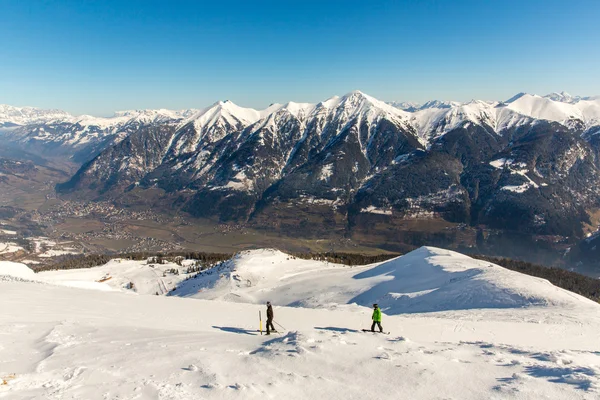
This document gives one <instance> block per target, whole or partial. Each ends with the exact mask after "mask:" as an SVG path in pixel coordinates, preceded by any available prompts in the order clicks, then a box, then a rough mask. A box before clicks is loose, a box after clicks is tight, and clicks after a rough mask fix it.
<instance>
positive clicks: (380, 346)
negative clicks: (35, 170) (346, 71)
mask: <svg viewBox="0 0 600 400" xmlns="http://www.w3.org/2000/svg"><path fill="white" fill-rule="evenodd" d="M249 256H251V257H252V259H249V258H248V257H249ZM281 257H282V255H281V254H279V253H275V252H271V251H263V252H262V253H261V252H254V253H250V254H246V255H243V256H242V258H245V261H244V262H245V265H243V266H241V267H240V268H242V267H243V268H245V269H248V270H256V269H260V270H261V271H262V273H263V274H264V275H265V276H267V275H268V278H266V279H268V280H269V282H270V285H275V290H274V293H275V292H277V291H278V290H279V289H277V287H278V286H277V282H278V281H279V280H283V281H285V280H286V279H289V278H291V277H290V276H287V277H286V275H287V274H288V273H290V272H292V270H294V271H295V272H296V273H298V272H303V271H305V270H309V269H311V268H316V265H312V266H311V265H310V264H308V263H310V262H307V263H306V264H303V265H302V267H300V266H299V265H295V267H294V268H291V267H290V265H288V264H291V263H289V261H291V260H287V257H285V258H284V259H281ZM403 258H404V261H403V262H402V263H401V264H402V265H397V264H399V260H402V258H400V259H396V260H393V261H392V262H391V263H383V264H379V266H374V267H373V266H371V267H365V268H362V269H363V272H362V273H364V272H367V271H370V272H371V273H377V274H379V273H382V274H383V276H384V277H386V276H387V279H386V280H385V281H384V282H386V283H387V282H393V281H395V280H396V279H395V278H394V277H395V276H396V277H398V276H397V274H398V273H399V272H402V270H403V269H411V270H412V272H413V273H415V274H416V277H415V279H414V280H413V284H416V283H417V282H423V284H424V285H425V283H426V282H428V281H435V282H436V285H437V284H440V283H439V282H442V281H444V282H446V285H453V284H456V285H460V282H461V281H460V280H452V279H440V277H441V275H440V274H445V273H448V272H452V273H460V272H464V271H469V270H472V269H473V268H475V266H474V262H473V261H469V260H470V259H469V258H468V257H461V256H460V255H458V254H456V253H452V252H445V251H442V250H439V249H433V248H427V249H420V250H418V251H416V252H413V253H411V254H410V255H408V256H405V257H403ZM238 261H239V259H238ZM278 261H280V263H279V264H278ZM294 264H295V263H294ZM394 265H395V266H394ZM436 266H437V267H436ZM261 267H262V268H261ZM322 267H324V266H322ZM329 267H330V268H331V270H330V271H329V272H332V271H333V270H334V269H335V268H340V269H342V268H347V267H339V266H329ZM382 267H385V270H384V269H381V268H382ZM378 268H379V269H380V270H378ZM436 268H437V269H436ZM477 268H481V269H485V268H489V269H490V270H489V271H484V272H481V273H479V275H477V276H478V277H479V278H474V279H483V280H485V281H486V282H497V283H498V284H499V285H505V287H504V289H506V290H511V288H510V287H508V285H512V284H514V283H519V281H518V279H516V278H515V277H513V276H508V275H503V274H502V273H501V272H499V271H496V268H494V267H485V266H483V265H479V266H477ZM358 270H359V269H354V273H357V272H358V273H359V274H360V273H361V272H359V271H358ZM442 271H444V272H442ZM267 273H268V274H267ZM312 274H318V276H319V277H320V278H321V279H320V281H321V286H319V287H315V288H314V289H315V290H323V289H324V288H325V287H326V284H328V285H329V289H328V290H329V291H330V292H335V291H337V290H339V289H338V285H339V281H338V278H340V276H339V275H337V276H336V275H335V274H333V273H332V274H329V273H325V274H320V273H317V272H315V271H314V270H313V272H312ZM390 274H392V275H390ZM495 274H499V275H500V276H501V278H500V277H498V276H496V277H495V276H494V275H495ZM258 275H260V276H262V274H258ZM368 278H369V277H364V279H368ZM400 278H402V277H400ZM464 280H467V281H468V280H473V278H465V279H463V281H464ZM264 282H265V287H264V289H268V287H267V286H268V285H266V281H264ZM313 282H314V281H313ZM522 283H523V284H525V285H526V286H527V287H526V288H523V287H521V286H519V287H517V288H512V290H513V291H517V292H519V293H524V292H527V291H528V292H529V293H532V294H535V293H537V295H538V296H540V295H543V296H544V297H545V298H546V299H554V300H553V302H554V305H553V307H535V309H533V310H532V309H526V308H516V309H514V308H511V309H503V310H500V309H496V310H482V309H473V310H462V311H461V310H459V311H454V310H448V311H447V312H445V313H443V314H439V313H438V314H428V315H419V314H411V315H405V316H399V315H391V316H390V315H384V317H383V325H384V327H385V329H386V330H390V331H391V335H389V336H388V335H378V334H370V333H362V332H360V331H359V329H360V328H362V327H367V326H368V325H369V321H370V313H371V310H370V309H369V308H365V307H360V306H353V307H345V308H344V307H340V308H338V309H332V308H329V309H308V308H300V307H295V308H286V307H279V306H277V305H276V307H275V320H276V321H277V322H278V323H279V324H281V325H282V326H285V328H287V330H286V331H285V332H282V333H280V334H278V335H274V336H261V335H260V334H259V333H258V332H257V328H258V311H259V310H263V306H262V305H260V306H259V305H253V304H240V303H233V302H223V301H219V300H213V301H206V300H196V299H185V298H174V297H164V296H130V295H127V294H125V293H119V292H109V293H102V292H98V291H89V290H82V289H74V288H66V287H60V286H54V285H47V284H42V283H27V282H10V281H9V282H7V281H0V304H2V308H3V310H10V312H3V313H0V338H1V341H0V383H1V384H0V399H11V400H21V399H66V398H77V399H91V400H93V399H117V398H118V399H131V400H133V399H171V400H184V399H197V398H202V399H229V398H240V399H255V398H256V399H259V398H260V399H263V398H285V399H306V398H328V399H355V398H360V399H382V398H383V399H392V398H410V399H415V400H420V399H461V400H472V399H473V400H474V399H539V398H546V399H589V400H591V399H597V398H598V395H599V393H600V367H599V366H600V355H599V354H598V352H597V345H598V330H599V329H600V313H599V307H598V306H597V305H589V304H586V303H585V302H583V301H581V300H580V299H575V300H573V301H572V302H570V301H568V300H565V299H564V298H563V296H562V294H557V293H556V292H555V290H554V289H553V288H552V287H551V286H549V285H547V287H546V288H545V289H547V290H545V291H544V290H543V289H544V287H543V285H541V286H540V285H535V284H534V285H532V286H531V287H530V286H529V285H530V284H531V282H530V281H529V282H525V281H522ZM396 286H397V285H396ZM426 286H429V285H426ZM441 287H444V285H442V286H441ZM463 288H464V294H465V295H469V290H471V289H472V286H469V285H466V286H463ZM541 292H545V293H541ZM475 295H476V296H475V297H478V294H477V292H475ZM444 296H445V297H444V298H445V299H447V300H448V302H449V303H450V304H452V302H453V301H454V300H453V299H455V297H454V296H453V295H452V294H451V293H448V292H445V294H444ZM263 311H264V310H263ZM482 315H483V316H485V318H481V316H482ZM500 315H505V316H511V317H512V318H498V317H499V316H500ZM280 330H281V329H280Z"/></svg>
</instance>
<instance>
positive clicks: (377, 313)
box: [371, 304, 383, 332]
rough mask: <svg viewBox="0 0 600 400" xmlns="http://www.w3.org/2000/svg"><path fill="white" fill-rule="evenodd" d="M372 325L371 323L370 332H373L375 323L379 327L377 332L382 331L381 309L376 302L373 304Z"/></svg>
mask: <svg viewBox="0 0 600 400" xmlns="http://www.w3.org/2000/svg"><path fill="white" fill-rule="evenodd" d="M372 319H373V325H371V332H375V324H377V326H378V327H379V332H383V328H382V327H381V310H380V309H379V306H378V305H377V304H373V317H372Z"/></svg>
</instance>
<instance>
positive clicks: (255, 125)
mask: <svg viewBox="0 0 600 400" xmlns="http://www.w3.org/2000/svg"><path fill="white" fill-rule="evenodd" d="M411 107H414V111H411V112H409V111H406V110H403V109H400V108H398V107H394V106H393V105H390V104H388V103H385V102H383V101H380V100H378V99H375V98H373V97H371V96H369V95H367V94H364V93H362V92H360V91H354V92H351V93H348V94H346V95H344V96H341V97H337V96H336V97H332V98H330V99H327V100H324V101H322V102H320V103H317V104H308V103H293V102H290V103H287V104H273V105H271V106H269V107H268V108H267V109H265V110H254V109H251V108H244V107H240V106H237V105H236V104H234V103H232V102H231V101H221V102H217V103H215V104H213V105H212V106H210V107H207V108H205V109H201V110H186V111H178V112H174V111H168V110H144V111H131V112H123V113H117V114H116V115H115V116H114V117H112V118H105V119H102V118H100V119H98V118H92V117H78V118H75V117H64V118H62V119H58V120H56V119H55V120H52V121H49V122H45V123H34V124H29V125H25V126H22V127H19V128H16V129H12V130H10V132H8V133H5V134H4V135H5V137H6V138H7V139H8V140H11V141H13V142H14V143H21V144H23V143H24V144H26V145H27V146H28V149H31V148H38V150H39V151H40V152H42V153H43V152H44V151H48V150H47V149H53V150H52V151H54V152H56V151H57V149H60V150H61V151H63V152H67V153H68V152H71V154H75V155H77V157H78V159H79V160H81V161H87V162H85V164H84V165H83V166H82V167H81V169H80V170H79V171H78V172H77V173H76V174H75V175H74V176H73V178H72V179H71V180H70V181H68V182H66V183H65V184H62V185H59V190H60V191H61V192H62V193H65V194H68V195H71V196H80V197H82V198H86V199H97V198H103V199H107V198H108V199H112V200H115V201H119V202H123V203H127V202H129V201H131V199H132V198H133V197H135V198H136V199H138V200H139V197H136V196H133V197H130V196H128V194H129V193H132V194H133V193H137V191H139V190H145V189H151V188H158V189H160V192H161V193H163V195H161V197H160V198H159V199H157V198H155V197H152V196H150V197H148V196H143V198H144V200H145V201H149V202H154V203H152V204H154V205H155V206H156V207H171V206H173V204H177V207H178V208H183V210H185V211H187V212H190V213H191V214H193V215H195V216H200V217H211V218H212V217H217V218H219V219H220V220H224V221H230V220H234V221H250V222H251V223H253V224H255V225H256V226H261V227H268V228H269V229H279V230H283V231H286V232H294V233H296V234H307V235H320V234H322V233H323V229H329V230H333V231H336V232H338V234H342V235H346V234H348V232H350V233H352V232H366V231H368V232H370V234H372V233H373V229H374V228H373V227H374V226H378V225H377V224H376V223H375V221H381V222H383V224H384V225H385V226H388V227H393V226H396V225H398V224H403V222H402V221H406V220H407V219H421V218H428V219H438V220H443V221H447V222H450V223H467V224H469V225H471V226H483V227H488V228H493V229H500V230H508V231H513V232H518V233H523V234H527V235H559V236H563V237H571V238H573V237H575V238H577V237H579V238H581V237H583V236H584V228H585V229H588V228H586V226H588V225H586V224H590V223H591V221H590V220H589V218H588V216H587V215H588V214H587V213H589V212H591V211H593V210H594V209H595V208H596V207H598V206H600V185H598V183H599V177H600V162H599V155H600V135H598V134H597V133H599V132H600V99H597V98H579V97H573V96H569V95H568V94H566V93H561V94H551V95H548V96H544V97H542V96H537V95H530V94H524V93H520V94H518V95H516V96H514V97H512V98H511V99H509V100H506V101H499V102H489V101H471V102H467V103H458V102H442V101H431V102H428V103H426V104H425V105H423V106H419V107H417V106H416V105H413V106H411ZM88 160H89V161H88ZM302 221H304V222H302ZM374 224H375V225H374ZM382 226H383V225H382ZM325 227H329V228H325ZM381 232H382V237H379V239H378V240H383V241H386V240H388V239H386V237H387V234H385V233H383V232H385V229H383V230H382V231H381ZM404 240H405V241H407V242H408V243H411V244H420V243H419V240H418V239H417V238H413V237H405V238H404ZM443 240H450V239H448V238H446V239H443ZM452 240H456V239H455V238H454V239H452ZM473 241H474V239H473ZM413 242H414V243H413ZM443 243H444V244H447V243H446V242H443Z"/></svg>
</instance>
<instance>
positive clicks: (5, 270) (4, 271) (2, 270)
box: [0, 261, 35, 279]
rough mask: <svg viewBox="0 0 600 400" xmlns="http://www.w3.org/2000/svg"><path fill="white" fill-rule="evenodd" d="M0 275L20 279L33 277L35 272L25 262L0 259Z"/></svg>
mask: <svg viewBox="0 0 600 400" xmlns="http://www.w3.org/2000/svg"><path fill="white" fill-rule="evenodd" d="M0 276H4V277H13V278H21V279H34V278H35V273H34V272H33V270H32V269H31V268H29V267H28V266H27V265H25V264H21V263H16V262H11V261H0Z"/></svg>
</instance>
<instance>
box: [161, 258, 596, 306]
mask: <svg viewBox="0 0 600 400" xmlns="http://www.w3.org/2000/svg"><path fill="white" fill-rule="evenodd" d="M333 282H335V284H332V283H333ZM171 295H175V296H183V297H192V298H199V299H208V300H226V301H233V302H248V303H257V304H261V303H264V302H266V301H273V302H276V303H277V304H280V305H287V306H302V307H314V308H323V307H325V308H327V307H331V306H332V305H334V306H335V307H339V305H340V304H354V303H356V304H358V305H361V306H366V307H368V306H370V305H371V304H373V303H378V304H379V305H380V306H381V307H382V309H383V310H384V311H385V312H386V314H389V315H395V314H401V313H421V312H437V311H446V310H468V309H483V308H492V309H494V308H496V309H503V308H523V307H526V308H527V307H575V308H576V307H597V304H595V303H594V302H592V301H590V300H588V299H585V298H583V297H581V296H578V295H575V294H573V293H571V292H567V291H565V290H563V289H560V288H557V287H555V286H553V285H552V284H550V283H549V282H548V281H546V280H544V279H539V278H534V277H530V276H527V275H523V274H520V273H517V272H513V271H510V270H507V269H504V268H502V267H499V266H497V265H495V264H491V263H489V262H484V261H478V260H474V259H472V258H470V257H467V256H464V255H462V254H459V253H456V252H453V251H449V250H443V249H438V248H434V247H422V248H420V249H418V250H415V251H413V252H411V253H409V254H407V255H405V256H402V257H399V258H396V259H393V260H390V261H386V262H383V263H379V264H374V265H369V266H364V267H352V268H351V267H345V266H342V265H336V264H331V263H325V262H319V261H309V260H296V259H293V257H291V256H289V255H287V254H284V253H282V252H280V251H277V250H254V251H245V252H242V253H240V254H239V255H237V256H236V257H235V258H234V259H233V260H232V261H231V262H229V263H227V264H226V265H224V266H223V267H222V269H221V270H218V271H214V273H212V274H209V275H205V276H201V277H199V278H197V279H194V280H191V281H185V282H183V283H182V284H181V285H180V286H179V287H178V288H177V290H175V291H174V292H173V293H172V294H171Z"/></svg>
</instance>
